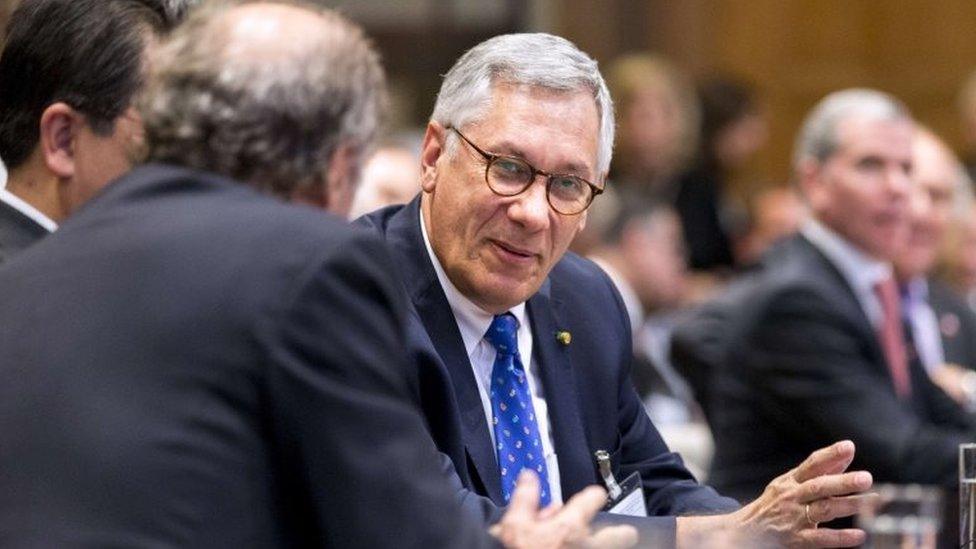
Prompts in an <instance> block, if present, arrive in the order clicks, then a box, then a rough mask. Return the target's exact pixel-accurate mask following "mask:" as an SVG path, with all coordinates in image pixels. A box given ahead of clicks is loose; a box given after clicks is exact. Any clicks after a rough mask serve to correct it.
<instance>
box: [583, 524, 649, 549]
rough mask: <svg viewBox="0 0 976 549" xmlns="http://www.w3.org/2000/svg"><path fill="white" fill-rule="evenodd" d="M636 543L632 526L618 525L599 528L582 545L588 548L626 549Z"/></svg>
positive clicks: (635, 535) (635, 533)
mask: <svg viewBox="0 0 976 549" xmlns="http://www.w3.org/2000/svg"><path fill="white" fill-rule="evenodd" d="M636 545H637V530H636V529H635V528H634V527H633V526H627V525H623V524H621V525H618V526H607V527H606V528H601V529H600V530H599V531H597V532H596V533H595V534H593V535H592V536H590V539H588V540H587V541H586V543H585V544H584V547H587V548H589V549H628V548H630V547H634V546H636Z"/></svg>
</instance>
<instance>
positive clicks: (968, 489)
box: [959, 443, 976, 548]
mask: <svg viewBox="0 0 976 549" xmlns="http://www.w3.org/2000/svg"><path fill="white" fill-rule="evenodd" d="M959 547H964V548H971V547H976V444H972V443H970V444H960V445H959Z"/></svg>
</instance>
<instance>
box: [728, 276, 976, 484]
mask: <svg viewBox="0 0 976 549" xmlns="http://www.w3.org/2000/svg"><path fill="white" fill-rule="evenodd" d="M761 314H762V317H761V318H760V319H759V320H758V322H756V323H755V328H754V329H753V330H752V331H751V333H749V334H746V337H745V339H744V341H743V342H742V344H743V345H744V346H745V348H744V353H743V354H742V355H740V356H744V357H746V360H744V361H743V362H742V366H743V367H744V368H747V375H749V376H750V377H751V378H752V380H753V381H754V382H755V383H756V384H757V385H758V388H759V390H758V391H756V392H755V395H756V398H757V400H758V401H759V402H756V403H755V405H756V406H759V407H761V408H764V409H766V410H767V411H768V412H769V413H768V414H767V416H768V417H771V418H775V419H774V421H776V422H779V423H780V425H779V428H780V430H781V431H782V432H784V433H792V434H794V435H795V436H797V437H798V438H800V439H816V440H841V439H845V438H849V439H851V440H853V441H854V443H855V445H856V446H857V460H858V462H859V464H860V466H862V467H865V468H867V469H868V470H870V471H871V472H872V473H874V474H875V476H876V477H878V478H885V479H887V480H889V481H891V482H917V483H926V484H943V485H950V484H953V483H954V482H955V479H956V475H957V474H958V473H957V470H956V468H957V466H956V462H957V453H958V445H959V443H961V442H966V441H967V440H968V439H970V438H972V435H973V433H972V431H971V430H970V431H969V432H965V431H961V430H959V429H957V428H950V427H948V426H939V425H936V424H933V423H931V422H926V421H923V420H922V419H921V418H920V417H919V416H918V415H917V414H914V413H912V412H911V411H910V410H908V409H907V407H906V406H905V405H904V404H903V403H902V402H900V401H899V400H898V398H897V396H896V395H895V393H894V390H893V389H891V388H890V382H889V380H888V378H887V375H886V372H885V371H883V370H881V369H880V368H879V367H878V365H877V364H873V363H871V362H870V361H869V360H868V359H867V358H865V355H864V349H863V344H864V343H863V341H862V340H861V338H860V336H859V335H858V330H857V327H855V326H852V325H850V324H849V323H846V322H844V321H843V319H839V318H838V317H837V315H836V313H834V312H833V311H832V308H831V304H830V303H828V302H827V301H826V300H824V299H823V298H821V297H820V296H819V295H818V294H816V293H815V292H813V291H810V290H806V289H791V290H784V291H783V292H781V293H780V295H778V296H776V297H775V299H773V300H771V301H770V304H769V305H768V306H767V310H766V311H765V312H764V313H761ZM915 389H916V390H924V389H925V388H924V387H919V386H916V388H915Z"/></svg>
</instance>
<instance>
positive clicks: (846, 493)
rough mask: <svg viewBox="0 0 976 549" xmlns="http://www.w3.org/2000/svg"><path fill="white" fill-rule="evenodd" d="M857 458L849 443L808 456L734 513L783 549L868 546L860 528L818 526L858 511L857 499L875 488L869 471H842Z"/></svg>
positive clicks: (762, 537) (746, 529)
mask: <svg viewBox="0 0 976 549" xmlns="http://www.w3.org/2000/svg"><path fill="white" fill-rule="evenodd" d="M853 459H854V443H853V442H851V441H849V440H845V441H841V442H838V443H835V444H833V445H831V446H828V447H827V448H822V449H820V450H817V451H816V452H814V453H812V454H810V457H808V458H807V459H806V460H804V461H803V463H801V464H800V465H799V466H797V467H796V468H795V469H793V470H791V471H788V472H787V473H785V474H783V475H781V476H779V477H777V478H776V479H775V480H773V481H772V482H771V483H769V485H768V486H767V487H766V490H765V491H764V492H763V494H762V495H761V496H759V498H758V499H756V500H755V501H753V502H752V503H750V504H749V505H746V506H745V507H743V508H742V509H740V510H739V511H736V512H735V513H733V515H732V518H733V520H734V521H736V522H737V523H738V524H739V527H740V528H742V529H743V530H744V532H746V533H748V534H752V535H754V536H756V538H757V539H760V540H763V541H764V542H769V543H772V544H775V545H776V546H779V547H798V548H799V547H851V546H855V545H860V544H862V543H864V539H865V534H864V532H863V531H862V530H859V529H855V528H850V529H843V530H835V529H830V528H817V525H818V523H821V522H827V521H831V520H834V519H835V518H839V517H846V516H850V515H853V514H854V513H856V512H857V509H858V506H859V504H860V500H861V499H862V498H863V497H866V496H864V495H858V494H860V493H862V492H864V491H866V490H868V489H870V488H871V483H872V478H871V474H870V473H868V472H866V471H857V472H851V473H844V471H845V470H846V469H847V467H848V466H849V465H850V464H851V461H852V460H853Z"/></svg>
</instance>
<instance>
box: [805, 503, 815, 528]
mask: <svg viewBox="0 0 976 549" xmlns="http://www.w3.org/2000/svg"><path fill="white" fill-rule="evenodd" d="M803 514H804V515H806V517H807V523H809V524H810V528H816V527H817V523H816V521H814V520H813V519H812V518H810V504H809V503H808V504H806V505H805V506H804V507H803Z"/></svg>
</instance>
